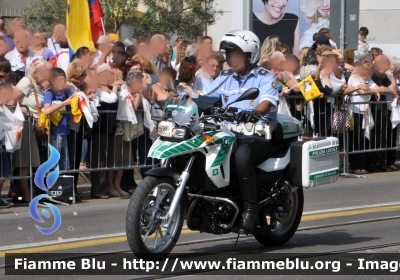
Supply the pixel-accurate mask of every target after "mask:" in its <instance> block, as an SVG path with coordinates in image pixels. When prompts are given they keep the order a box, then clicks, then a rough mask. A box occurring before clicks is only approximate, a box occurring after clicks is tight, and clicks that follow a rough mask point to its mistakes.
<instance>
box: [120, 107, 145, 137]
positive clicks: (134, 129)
mask: <svg viewBox="0 0 400 280" xmlns="http://www.w3.org/2000/svg"><path fill="white" fill-rule="evenodd" d="M135 114H136V119H137V124H132V123H131V122H129V121H124V122H123V128H124V134H123V137H122V140H124V141H125V142H130V141H132V140H133V139H136V138H138V137H140V136H141V135H143V134H144V125H143V124H144V121H143V116H142V114H141V113H135Z"/></svg>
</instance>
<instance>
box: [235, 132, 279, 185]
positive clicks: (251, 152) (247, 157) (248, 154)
mask: <svg viewBox="0 0 400 280" xmlns="http://www.w3.org/2000/svg"><path fill="white" fill-rule="evenodd" d="M236 141H237V149H236V151H235V152H234V154H233V160H234V165H235V169H236V173H237V175H238V178H240V179H247V178H251V177H252V176H254V174H255V168H256V166H257V165H258V164H260V163H261V162H260V161H261V160H262V159H263V158H265V157H266V156H267V154H268V152H269V150H270V149H271V142H270V141H267V140H265V138H263V137H260V136H246V135H239V134H238V135H237V137H236Z"/></svg>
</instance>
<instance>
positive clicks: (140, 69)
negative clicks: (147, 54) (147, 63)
mask: <svg viewBox="0 0 400 280" xmlns="http://www.w3.org/2000/svg"><path fill="white" fill-rule="evenodd" d="M131 71H140V72H143V68H131Z"/></svg>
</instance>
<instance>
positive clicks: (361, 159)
mask: <svg viewBox="0 0 400 280" xmlns="http://www.w3.org/2000/svg"><path fill="white" fill-rule="evenodd" d="M353 117H354V129H353V131H350V130H349V147H348V148H349V151H360V150H364V149H365V146H366V144H367V145H368V142H367V139H366V138H365V136H364V135H365V133H364V129H362V122H363V118H364V115H363V114H357V113H353ZM365 158H366V154H365V153H361V154H350V155H349V162H350V166H351V169H352V170H357V169H366V162H365Z"/></svg>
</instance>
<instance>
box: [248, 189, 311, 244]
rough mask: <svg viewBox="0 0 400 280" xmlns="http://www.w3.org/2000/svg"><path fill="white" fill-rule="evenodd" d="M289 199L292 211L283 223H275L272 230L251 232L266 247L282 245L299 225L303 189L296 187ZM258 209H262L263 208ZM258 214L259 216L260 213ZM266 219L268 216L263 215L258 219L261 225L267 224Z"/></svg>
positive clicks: (301, 212)
mask: <svg viewBox="0 0 400 280" xmlns="http://www.w3.org/2000/svg"><path fill="white" fill-rule="evenodd" d="M291 200H292V203H293V205H292V206H293V208H292V209H293V212H292V214H291V215H290V217H286V219H285V222H283V223H276V224H275V228H274V229H272V230H269V231H267V232H265V233H260V234H253V235H254V237H255V239H256V240H257V241H258V242H260V243H261V244H263V245H264V246H266V247H274V246H282V245H283V244H285V243H286V242H288V241H289V240H290V239H291V238H292V237H293V235H294V234H295V232H296V231H297V228H298V227H299V224H300V220H301V216H302V215H303V205H304V194H303V189H302V188H297V189H296V190H295V191H294V192H293V193H292V196H291ZM260 211H263V209H261V210H260ZM259 216H261V214H260V215H259ZM263 217H264V216H263ZM268 220H270V217H268V215H265V219H264V220H262V221H260V223H261V225H264V226H267V224H268Z"/></svg>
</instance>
